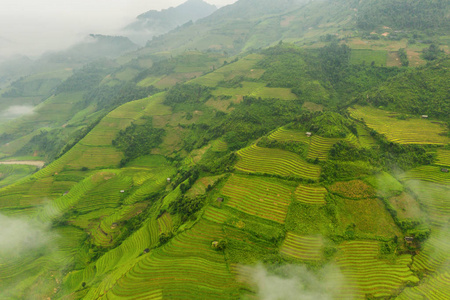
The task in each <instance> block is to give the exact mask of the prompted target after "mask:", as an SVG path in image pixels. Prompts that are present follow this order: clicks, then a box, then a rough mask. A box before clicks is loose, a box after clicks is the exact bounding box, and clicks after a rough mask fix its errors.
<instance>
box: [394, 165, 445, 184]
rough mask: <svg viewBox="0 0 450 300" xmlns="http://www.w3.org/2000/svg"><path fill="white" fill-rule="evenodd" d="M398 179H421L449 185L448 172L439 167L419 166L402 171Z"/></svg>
mask: <svg viewBox="0 0 450 300" xmlns="http://www.w3.org/2000/svg"><path fill="white" fill-rule="evenodd" d="M400 180H403V181H405V180H423V181H428V182H433V183H438V184H444V185H450V173H444V172H442V171H441V167H434V166H421V167H417V168H415V169H412V170H409V171H407V172H406V173H403V174H402V175H401V176H400Z"/></svg>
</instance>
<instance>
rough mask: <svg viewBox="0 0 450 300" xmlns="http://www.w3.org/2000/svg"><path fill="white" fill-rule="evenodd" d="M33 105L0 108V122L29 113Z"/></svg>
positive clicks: (31, 111)
mask: <svg viewBox="0 0 450 300" xmlns="http://www.w3.org/2000/svg"><path fill="white" fill-rule="evenodd" d="M33 109H34V107H33V106H31V105H13V106H10V107H8V108H7V109H5V110H0V122H1V121H4V120H12V119H16V118H19V117H21V116H25V115H31V114H32V113H33Z"/></svg>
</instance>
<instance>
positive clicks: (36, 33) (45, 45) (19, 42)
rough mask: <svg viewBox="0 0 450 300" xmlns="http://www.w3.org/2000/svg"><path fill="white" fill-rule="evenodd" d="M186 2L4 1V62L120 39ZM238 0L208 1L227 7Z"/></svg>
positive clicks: (0, 44)
mask: <svg viewBox="0 0 450 300" xmlns="http://www.w3.org/2000/svg"><path fill="white" fill-rule="evenodd" d="M185 1H186V0H164V1H162V0H155V1H146V0H118V1H107V0H97V1H88V0H78V1H73V0H70V1H58V0H42V1H34V0H3V1H2V9H1V10H0V28H2V31H1V32H0V59H1V58H2V56H3V57H8V56H11V55H14V54H24V55H29V56H33V55H34V56H36V55H41V54H43V53H44V52H46V51H50V50H51V51H57V50H63V49H67V48H68V47H70V46H72V45H74V44H76V43H79V42H81V41H82V40H83V39H84V37H85V36H86V35H88V34H91V33H95V34H104V35H116V34H117V33H119V32H120V29H121V28H123V27H124V26H126V25H127V24H129V23H130V22H132V21H133V20H134V19H135V18H136V17H137V16H138V15H140V14H142V13H144V12H146V11H149V10H152V9H156V10H160V9H164V8H168V7H174V6H177V5H180V4H182V3H183V2H185ZM235 1H236V0H208V1H206V2H208V3H211V4H215V5H217V6H223V5H227V4H230V3H233V2H235Z"/></svg>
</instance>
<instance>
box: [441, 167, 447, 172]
mask: <svg viewBox="0 0 450 300" xmlns="http://www.w3.org/2000/svg"><path fill="white" fill-rule="evenodd" d="M441 172H442V173H448V172H449V171H448V169H446V168H442V169H441Z"/></svg>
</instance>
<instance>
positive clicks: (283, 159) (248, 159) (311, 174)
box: [236, 145, 320, 180]
mask: <svg viewBox="0 0 450 300" xmlns="http://www.w3.org/2000/svg"><path fill="white" fill-rule="evenodd" d="M238 155H239V156H240V158H241V159H240V160H239V162H238V163H237V164H236V169H238V170H240V171H244V172H250V173H265V174H275V175H281V176H298V177H303V178H308V179H314V180H317V179H318V178H319V176H320V166H318V165H314V164H310V163H307V162H305V161H304V160H302V159H301V158H300V156H298V155H297V154H295V153H292V152H288V151H284V150H279V149H268V148H261V147H258V146H256V145H252V146H250V147H248V148H245V149H242V150H239V151H238Z"/></svg>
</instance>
